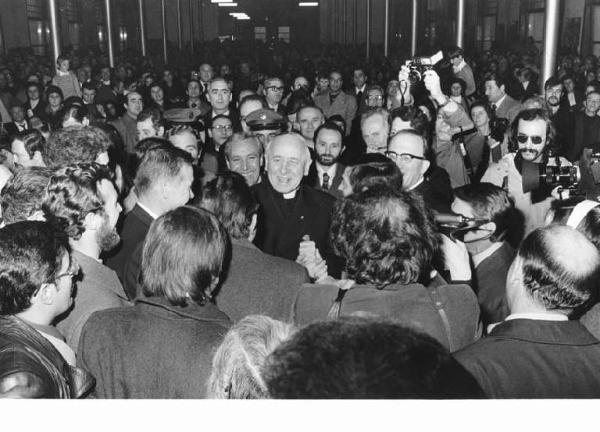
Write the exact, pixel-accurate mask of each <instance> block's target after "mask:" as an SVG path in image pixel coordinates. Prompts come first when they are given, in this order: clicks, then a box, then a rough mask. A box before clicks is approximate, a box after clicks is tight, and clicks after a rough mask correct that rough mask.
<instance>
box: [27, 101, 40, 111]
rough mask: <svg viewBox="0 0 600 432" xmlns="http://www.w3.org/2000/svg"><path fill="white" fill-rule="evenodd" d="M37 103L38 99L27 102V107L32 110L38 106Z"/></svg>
mask: <svg viewBox="0 0 600 432" xmlns="http://www.w3.org/2000/svg"><path fill="white" fill-rule="evenodd" d="M39 103H40V100H39V99H36V100H29V106H31V109H34V108H35V107H36V106H38V104H39Z"/></svg>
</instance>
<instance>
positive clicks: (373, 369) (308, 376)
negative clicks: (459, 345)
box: [263, 317, 482, 399]
mask: <svg viewBox="0 0 600 432" xmlns="http://www.w3.org/2000/svg"><path fill="white" fill-rule="evenodd" d="M263 377H264V378H265V381H266V383H267V387H268V389H269V393H270V395H271V397H273V398H279V399H422V398H425V399H451V398H465V399H466V398H479V397H482V392H481V389H480V388H479V386H478V384H477V382H476V381H475V379H474V378H473V377H472V376H471V375H470V374H469V373H468V372H467V371H466V370H465V369H464V368H463V367H462V366H461V365H460V364H459V363H458V362H457V361H456V360H454V358H453V357H452V356H451V355H450V354H449V353H448V351H447V350H446V349H445V348H444V347H442V345H440V343H439V342H437V341H436V340H435V339H433V338H432V337H430V336H427V335H425V334H422V333H418V332H416V331H414V330H411V329H409V328H406V327H403V326H401V325H399V324H396V323H393V322H391V321H383V320H378V319H366V318H358V317H349V318H342V319H340V320H336V321H323V322H319V323H316V324H311V325H309V326H308V327H305V328H303V329H301V330H300V331H298V332H297V333H296V334H295V335H294V336H292V338H291V339H290V340H288V341H287V342H284V343H283V344H282V345H281V346H279V347H278V348H277V349H276V350H275V351H274V352H273V353H272V354H271V355H270V356H269V357H268V358H267V362H266V364H265V367H264V369H263Z"/></svg>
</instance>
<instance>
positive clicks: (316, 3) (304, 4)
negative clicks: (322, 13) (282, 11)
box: [298, 2, 319, 7]
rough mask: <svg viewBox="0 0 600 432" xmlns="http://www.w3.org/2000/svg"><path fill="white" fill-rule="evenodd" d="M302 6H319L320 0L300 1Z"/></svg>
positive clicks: (299, 4)
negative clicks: (317, 0) (313, 0)
mask: <svg viewBox="0 0 600 432" xmlns="http://www.w3.org/2000/svg"><path fill="white" fill-rule="evenodd" d="M298 6H300V7H311V6H319V2H300V3H298Z"/></svg>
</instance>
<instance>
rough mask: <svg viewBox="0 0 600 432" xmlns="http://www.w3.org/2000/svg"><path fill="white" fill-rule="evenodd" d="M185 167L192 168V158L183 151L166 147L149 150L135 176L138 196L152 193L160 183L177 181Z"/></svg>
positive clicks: (159, 146)
mask: <svg viewBox="0 0 600 432" xmlns="http://www.w3.org/2000/svg"><path fill="white" fill-rule="evenodd" d="M185 165H189V166H190V167H191V165H192V157H191V156H190V155H189V153H186V152H185V151H183V150H180V149H178V148H176V147H173V146H170V147H168V146H166V145H164V146H163V145H158V146H156V147H151V148H149V149H148V150H147V151H146V152H145V153H144V155H143V157H142V159H141V161H140V164H139V166H138V169H137V173H136V175H135V180H134V184H135V189H136V192H137V194H138V196H140V197H141V196H143V195H146V194H148V193H151V191H152V188H153V187H154V186H155V185H156V184H158V182H160V181H164V180H166V179H167V180H173V179H175V178H176V177H178V176H179V174H180V173H181V169H182V168H183V166H185Z"/></svg>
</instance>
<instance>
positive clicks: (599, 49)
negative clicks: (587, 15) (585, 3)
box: [592, 6, 600, 56]
mask: <svg viewBox="0 0 600 432" xmlns="http://www.w3.org/2000/svg"><path fill="white" fill-rule="evenodd" d="M592 53H593V54H594V55H595V56H597V55H599V54H600V6H594V13H593V15H592Z"/></svg>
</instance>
